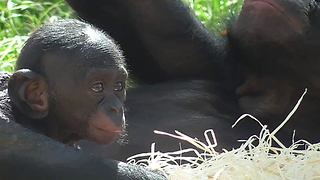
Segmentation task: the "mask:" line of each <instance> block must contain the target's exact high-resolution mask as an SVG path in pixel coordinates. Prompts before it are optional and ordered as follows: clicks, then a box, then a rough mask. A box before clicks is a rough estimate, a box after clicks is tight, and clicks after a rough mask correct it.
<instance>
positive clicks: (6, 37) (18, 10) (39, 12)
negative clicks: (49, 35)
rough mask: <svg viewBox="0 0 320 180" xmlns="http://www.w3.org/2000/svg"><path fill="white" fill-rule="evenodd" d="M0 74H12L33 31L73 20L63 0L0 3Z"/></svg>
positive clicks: (21, 0)
mask: <svg viewBox="0 0 320 180" xmlns="http://www.w3.org/2000/svg"><path fill="white" fill-rule="evenodd" d="M0 12H1V14H0V29H1V31H0V70H2V71H8V72H12V71H13V65H14V62H15V60H16V59H17V57H18V55H19V52H20V49H21V47H22V45H23V43H24V42H25V41H26V39H27V38H28V35H29V34H30V33H31V32H33V31H34V30H35V29H36V28H38V27H39V26H41V25H43V24H47V23H50V22H53V21H56V20H59V19H66V18H71V17H72V12H71V9H70V8H69V7H68V6H67V5H66V4H64V2H63V0H38V1H37V2H34V1H23V0H0Z"/></svg>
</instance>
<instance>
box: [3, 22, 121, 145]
mask: <svg viewBox="0 0 320 180" xmlns="http://www.w3.org/2000/svg"><path fill="white" fill-rule="evenodd" d="M126 79H127V71H126V69H125V62H124V58H123V56H122V52H121V50H120V49H119V48H118V46H117V45H116V44H115V43H114V42H113V40H112V39H111V38H110V37H109V36H107V35H106V34H104V33H103V32H101V31H100V30H98V29H96V28H94V27H93V26H91V25H89V24H86V23H84V22H80V21H75V20H69V21H59V22H56V23H53V24H49V25H45V26H43V27H41V28H39V29H38V30H37V31H35V32H34V33H33V34H32V36H31V37H30V38H29V39H28V40H27V42H26V45H25V46H24V47H23V49H22V51H21V54H20V56H19V58H18V60H17V63H16V72H15V73H14V74H13V75H12V77H11V79H10V81H9V85H8V86H9V87H8V89H9V95H10V99H11V102H12V104H13V110H12V111H13V112H12V113H13V115H14V119H15V121H16V122H18V123H19V124H22V125H23V126H25V127H28V128H30V129H32V130H34V131H36V132H39V133H42V134H45V135H47V136H49V137H51V138H53V139H55V140H58V141H60V142H62V143H70V144H73V142H74V141H77V140H80V139H83V138H87V139H89V140H93V141H96V142H98V143H101V144H107V143H110V142H112V141H113V140H114V139H115V138H116V137H117V135H118V134H119V133H120V132H121V131H122V130H123V127H124V124H125V123H124V114H123V107H122V105H123V101H124V99H125V82H126Z"/></svg>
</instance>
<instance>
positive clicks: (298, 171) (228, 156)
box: [128, 92, 320, 180]
mask: <svg viewBox="0 0 320 180" xmlns="http://www.w3.org/2000/svg"><path fill="white" fill-rule="evenodd" d="M305 93H306V92H305ZM305 93H304V94H303V96H304V95H305ZM303 96H302V97H301V98H300V99H299V101H298V103H297V105H296V106H295V107H294V109H293V110H292V111H291V112H290V114H289V115H288V117H287V118H286V119H285V120H284V121H283V122H282V124H280V125H279V127H278V128H277V129H275V130H274V131H272V132H270V131H269V130H268V129H267V126H265V125H262V124H261V123H260V122H259V121H258V120H257V119H256V118H254V117H252V116H250V115H247V114H246V115H243V116H242V117H240V118H239V119H238V120H237V121H236V123H235V124H234V125H236V124H237V123H238V122H239V121H240V120H241V119H242V118H243V117H245V116H250V117H251V118H253V119H254V120H256V121H257V122H258V123H260V125H261V127H262V130H261V132H260V134H259V135H254V136H252V137H250V138H249V139H248V140H246V141H244V142H243V144H242V145H241V146H240V147H239V148H238V149H234V150H232V151H225V152H223V153H218V152H216V151H215V149H214V148H215V147H216V145H217V144H216V139H215V135H214V132H213V130H207V131H206V132H204V135H205V138H206V141H207V142H206V143H207V144H205V143H203V142H199V141H197V140H196V139H193V138H191V137H188V136H187V135H184V134H182V133H180V132H178V131H176V134H177V135H172V134H168V133H165V132H160V131H155V133H157V134H162V135H168V136H171V137H174V138H178V139H183V140H185V141H188V142H190V143H191V144H193V145H194V146H195V148H198V149H199V150H196V149H184V150H180V151H176V152H166V153H163V152H156V151H155V145H154V144H152V146H151V152H150V153H143V154H139V155H135V156H132V157H130V158H128V161H129V163H132V164H139V165H142V166H145V167H146V168H147V169H149V170H156V171H161V172H162V173H163V174H164V175H165V176H166V177H167V178H168V179H171V180H178V179H179V180H239V179H241V180H251V179H252V180H264V179H265V180H270V179H272V180H277V179H281V180H283V179H288V180H320V143H318V144H310V143H308V142H307V141H303V140H300V141H297V142H294V143H293V144H292V145H291V146H290V147H289V148H287V147H285V146H284V145H283V144H282V143H281V142H280V141H279V140H278V139H277V138H276V136H275V134H276V133H277V132H278V131H279V130H280V129H281V127H283V126H284V124H285V123H286V122H287V121H288V120H289V119H290V117H291V116H292V115H293V114H294V112H295V111H296V109H297V108H298V106H299V104H300V102H301V101H302V99H303ZM319 130H320V129H319ZM210 139H213V142H212V140H210ZM253 142H254V143H253ZM257 142H258V143H257ZM271 142H275V143H277V144H278V145H279V147H280V148H276V147H272V145H271V144H272V143H271ZM254 144H255V145H254ZM298 146H299V149H301V146H302V147H304V150H298V149H297V147H298ZM186 152H194V154H195V155H194V156H193V157H190V156H189V157H184V156H183V154H184V153H186Z"/></svg>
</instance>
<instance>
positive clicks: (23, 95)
mask: <svg viewBox="0 0 320 180" xmlns="http://www.w3.org/2000/svg"><path fill="white" fill-rule="evenodd" d="M8 92H9V96H10V99H11V101H12V102H13V103H14V104H15V105H16V106H17V107H18V108H19V109H20V111H21V112H22V113H24V114H25V115H27V116H28V117H30V118H34V119H41V118H44V117H46V116H47V114H48V111H49V98H48V92H47V84H46V82H45V81H44V78H43V76H41V75H39V74H37V73H35V72H33V71H31V70H29V69H20V70H18V71H16V72H15V73H14V74H13V75H12V76H11V78H10V80H9V84H8Z"/></svg>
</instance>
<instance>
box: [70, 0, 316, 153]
mask: <svg viewBox="0 0 320 180" xmlns="http://www.w3.org/2000/svg"><path fill="white" fill-rule="evenodd" d="M67 2H68V3H69V4H70V6H71V7H72V8H73V9H74V10H75V11H76V12H77V13H78V15H79V16H80V17H81V18H83V19H85V20H87V21H89V22H91V23H93V24H95V25H97V26H98V27H100V28H102V29H104V30H105V31H106V32H108V33H109V34H110V35H111V36H112V37H113V38H115V40H116V41H117V42H118V43H119V44H120V46H121V48H122V49H123V50H124V53H125V56H126V58H127V63H128V65H129V66H128V67H129V69H130V70H131V74H133V75H134V76H135V77H136V78H137V79H138V80H139V81H140V82H143V83H145V84H148V85H151V86H153V87H154V88H152V87H149V86H142V87H140V89H136V90H133V91H132V92H130V91H129V92H128V101H127V102H126V108H127V109H128V111H127V119H128V129H127V130H128V139H129V142H128V145H126V146H119V147H117V148H119V149H121V151H119V150H118V151H116V152H115V153H112V152H111V153H110V154H108V151H104V152H102V153H100V155H101V154H104V155H105V156H109V155H110V156H111V157H116V158H120V159H125V158H126V157H127V156H129V155H133V154H136V153H139V152H148V151H149V147H150V145H148V143H150V142H156V143H157V142H158V141H159V142H160V144H161V145H158V146H157V147H158V149H160V150H168V149H170V150H177V149H178V148H177V146H178V145H177V144H178V143H177V144H175V145H174V144H171V143H168V144H166V143H163V144H162V143H161V140H160V139H162V138H163V137H157V136H155V135H151V134H152V130H153V129H158V130H163V131H172V129H177V130H180V131H182V132H184V133H185V134H191V136H195V137H198V138H199V139H201V137H202V130H204V129H208V128H213V129H214V130H215V131H217V136H220V141H219V139H218V141H219V144H220V147H226V148H227V149H230V148H232V147H237V146H238V145H239V144H237V143H236V139H244V138H247V136H249V135H251V134H254V133H256V132H254V131H259V130H260V129H257V128H250V127H251V126H252V127H253V126H254V124H255V123H254V122H252V124H251V123H250V122H244V123H249V125H246V124H241V123H240V124H239V127H238V128H239V130H235V129H231V128H230V125H231V124H232V123H233V122H234V121H235V120H236V119H237V118H238V117H239V116H240V115H241V114H242V113H250V114H252V115H254V116H255V117H257V118H258V119H259V120H260V121H261V122H262V123H263V124H267V125H268V127H269V128H270V129H271V130H273V129H274V128H275V127H277V126H278V125H279V124H280V123H281V122H282V121H283V120H284V118H285V117H286V116H287V115H288V113H289V112H290V111H291V110H292V108H293V106H294V105H295V103H296V102H297V101H298V99H299V97H300V96H301V95H302V93H303V92H304V89H305V88H308V93H307V94H306V96H305V98H304V100H303V102H302V104H301V105H300V107H299V109H298V111H297V112H296V113H295V115H294V116H293V117H292V118H291V120H290V121H289V122H288V123H287V124H286V125H285V126H284V127H283V128H282V130H281V132H280V134H278V136H279V138H280V139H281V140H282V141H283V142H284V143H285V144H286V145H289V144H290V143H291V138H292V133H293V130H296V135H295V139H296V140H297V139H301V138H303V139H307V140H309V141H310V142H313V143H314V142H319V139H320V131H319V125H320V123H319V122H320V121H319V120H318V119H319V117H320V98H319V95H320V93H319V92H320V91H319V88H320V86H319V82H320V81H319V80H320V74H319V73H320V71H319V70H320V66H319V65H318V64H319V59H320V57H319V56H320V54H319V53H318V51H319V48H320V24H319V23H320V10H319V4H318V2H316V1H313V0H288V1H287V0H246V1H245V2H244V5H243V8H242V11H241V13H240V15H239V17H238V18H237V20H236V21H235V22H234V23H233V24H232V25H231V26H230V28H229V29H228V31H227V32H228V33H227V35H226V36H225V37H223V38H219V37H218V36H216V35H214V34H212V33H211V32H209V30H207V29H206V28H205V27H204V26H203V25H202V24H201V23H200V22H199V20H198V19H197V18H195V16H194V15H193V13H192V12H191V11H190V9H189V8H188V7H187V6H186V5H184V4H183V3H182V2H181V1H180V0H161V1H160V0H139V1H137V0H107V1H102V0H100V1H99V0H95V1H90V2H88V1H85V0H67ZM177 79H180V80H181V81H182V82H181V81H180V82H175V81H174V80H177ZM192 79H198V80H200V81H202V82H203V83H204V84H206V86H213V88H211V90H210V89H209V90H208V89H205V90H203V94H201V93H199V96H194V97H192V93H194V88H196V87H198V88H199V90H198V91H199V92H201V91H202V90H201V89H202V87H203V83H202V85H199V83H192V84H189V83H190V82H192ZM161 83H163V84H161ZM172 83H173V84H174V83H176V84H175V85H172ZM200 84H201V83H200ZM173 86H174V87H173ZM176 86H181V87H183V88H181V89H180V90H179V91H178V92H177V91H175V87H176ZM215 86H216V87H215ZM160 87H162V88H160ZM149 89H150V91H152V92H149V93H150V94H154V95H155V96H154V97H153V98H154V99H152V98H150V97H149V96H148V95H146V94H145V91H147V90H149ZM162 93H163V94H167V96H170V97H171V98H168V99H167V101H165V100H163V96H160V95H161V94H162ZM221 94H224V95H221ZM130 97H134V98H132V99H131V98H130ZM140 99H141V100H140ZM190 99H191V100H190ZM191 102H192V103H191ZM217 102H221V103H217ZM168 106H170V107H171V108H169V109H167V107H168ZM180 110H182V111H180ZM192 111H196V112H197V113H190V112H192ZM186 114H188V116H185V115H186ZM164 116H165V118H164ZM207 117H208V120H206V118H207ZM209 119H210V120H209ZM246 121H247V120H246ZM217 124H218V125H217ZM241 128H243V129H241ZM248 128H249V132H248V130H247V129H248ZM136 129H138V130H136ZM219 131H221V132H219ZM168 139H169V138H166V140H168ZM138 140H139V141H138ZM166 140H163V142H165V141H166ZM168 141H169V140H168ZM82 146H83V147H85V146H84V145H82ZM113 146H118V145H116V144H114V145H113ZM131 147H134V148H131ZM110 148H111V149H112V148H113V147H110ZM83 149H84V150H86V149H87V151H89V152H90V151H95V152H97V151H100V150H99V148H96V149H94V148H92V146H91V147H89V148H83ZM132 149H134V150H132ZM119 152H120V153H119ZM96 154H99V153H96Z"/></svg>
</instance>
